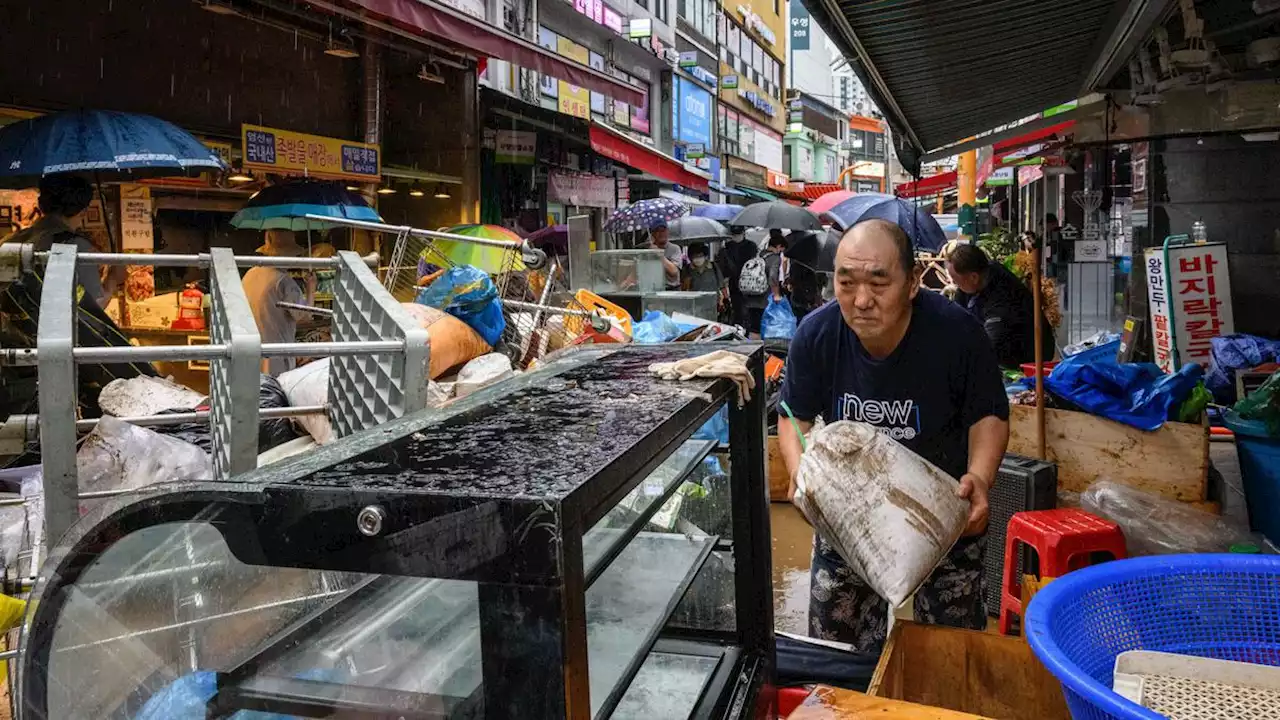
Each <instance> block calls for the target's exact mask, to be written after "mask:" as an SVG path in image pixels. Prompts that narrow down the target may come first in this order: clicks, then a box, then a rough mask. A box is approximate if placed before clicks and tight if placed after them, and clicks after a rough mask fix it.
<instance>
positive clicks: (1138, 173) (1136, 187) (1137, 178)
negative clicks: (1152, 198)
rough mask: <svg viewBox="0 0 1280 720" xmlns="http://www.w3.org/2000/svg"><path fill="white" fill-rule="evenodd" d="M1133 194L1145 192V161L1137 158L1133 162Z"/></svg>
mask: <svg viewBox="0 0 1280 720" xmlns="http://www.w3.org/2000/svg"><path fill="white" fill-rule="evenodd" d="M1132 167H1133V192H1134V193H1135V194H1136V193H1143V192H1146V191H1147V159H1146V158H1137V159H1135V160H1134V161H1133V165H1132Z"/></svg>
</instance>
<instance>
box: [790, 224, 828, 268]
mask: <svg viewBox="0 0 1280 720" xmlns="http://www.w3.org/2000/svg"><path fill="white" fill-rule="evenodd" d="M840 237H841V233H840V231H839V230H819V231H817V232H803V233H791V234H790V235H788V236H787V243H788V244H787V249H786V251H784V252H783V253H782V254H783V255H785V256H786V257H789V258H791V259H792V260H795V261H796V262H799V263H803V264H805V265H807V266H809V267H810V268H811V269H813V270H814V271H816V272H823V273H831V272H835V270H836V247H837V246H839V245H840Z"/></svg>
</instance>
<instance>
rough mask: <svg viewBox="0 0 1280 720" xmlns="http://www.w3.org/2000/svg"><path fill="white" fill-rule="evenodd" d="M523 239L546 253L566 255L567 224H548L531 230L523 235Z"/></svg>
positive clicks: (567, 242) (567, 250)
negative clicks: (525, 235)
mask: <svg viewBox="0 0 1280 720" xmlns="http://www.w3.org/2000/svg"><path fill="white" fill-rule="evenodd" d="M524 241H525V242H527V243H529V244H530V245H531V246H533V247H536V248H538V249H539V250H542V251H543V252H545V253H547V254H548V255H568V254H569V226H568V225H550V226H548V227H544V228H542V229H541V230H535V231H533V232H532V233H530V234H529V235H528V236H527V237H525V239H524Z"/></svg>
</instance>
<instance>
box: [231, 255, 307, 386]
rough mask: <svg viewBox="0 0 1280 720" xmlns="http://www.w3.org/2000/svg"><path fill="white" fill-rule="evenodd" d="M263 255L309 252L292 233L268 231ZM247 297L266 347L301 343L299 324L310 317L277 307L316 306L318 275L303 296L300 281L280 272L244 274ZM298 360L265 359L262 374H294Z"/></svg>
mask: <svg viewBox="0 0 1280 720" xmlns="http://www.w3.org/2000/svg"><path fill="white" fill-rule="evenodd" d="M258 253H259V254H260V255H266V256H267V257H302V256H304V255H306V254H307V249H306V248H304V247H302V246H300V245H298V241H297V239H296V238H295V237H294V234H293V231H292V230H268V231H267V235H266V243H265V244H264V245H262V247H260V248H258ZM241 284H243V285H244V294H245V296H246V297H248V299H249V309H250V310H251V311H253V319H254V321H255V322H256V323H257V325H258V334H259V335H260V336H261V337H262V342H264V343H291V342H297V339H298V338H297V335H298V321H299V320H303V319H305V318H307V317H308V314H307V313H306V312H303V311H301V310H290V309H286V308H282V307H279V306H278V305H277V304H276V303H279V302H286V303H292V304H294V305H312V304H314V302H315V300H314V298H315V294H316V276H315V273H308V274H307V280H306V285H307V287H306V291H305V293H304V292H303V289H302V287H301V286H299V285H298V281H297V280H294V279H293V276H291V275H290V274H289V273H287V272H285V271H284V270H282V269H280V268H274V267H264V266H259V267H254V268H250V269H249V272H247V273H245V274H244V279H243V280H242V281H241ZM293 367H294V358H292V357H284V356H275V357H269V358H263V359H262V372H264V373H267V374H268V375H279V374H280V373H282V372H286V371H288V370H292V369H293Z"/></svg>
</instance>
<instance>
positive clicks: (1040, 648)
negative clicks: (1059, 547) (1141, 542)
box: [1026, 555, 1280, 720]
mask: <svg viewBox="0 0 1280 720" xmlns="http://www.w3.org/2000/svg"><path fill="white" fill-rule="evenodd" d="M1026 633H1027V640H1028V641H1029V642H1030V643H1031V649H1032V650H1033V651H1035V654H1036V657H1038V658H1040V661H1041V662H1042V663H1044V665H1045V667H1046V668H1048V670H1049V672H1051V673H1053V675H1054V677H1056V678H1058V680H1060V681H1061V682H1062V690H1063V694H1064V695H1066V698H1067V706H1068V708H1070V710H1071V716H1072V717H1073V718H1075V720H1103V719H1105V718H1141V719H1142V720H1161V718H1162V716H1160V715H1157V714H1156V713H1154V712H1152V711H1150V710H1147V709H1146V708H1143V707H1140V706H1139V705H1137V704H1135V703H1132V702H1130V701H1128V700H1125V699H1124V698H1122V697H1120V696H1119V695H1117V694H1115V693H1114V692H1112V691H1111V683H1112V671H1113V670H1114V668H1115V661H1116V656H1117V655H1119V654H1120V653H1122V652H1125V651H1128V650H1156V651H1162V652H1174V653H1183V654H1187V655H1198V656H1201V657H1211V658H1219V659H1222V660H1237V661H1242V662H1251V663H1259V664H1263V665H1280V557H1274V556H1263V555H1162V556H1156V557H1144V558H1135V559H1132V560H1117V561H1115V562H1109V563H1104V564H1102V565H1095V566H1093V567H1088V568H1085V569H1083V570H1077V571H1075V572H1072V573H1069V574H1067V575H1065V576H1063V577H1061V578H1058V579H1057V580H1054V581H1053V582H1051V583H1049V584H1048V585H1047V586H1045V588H1044V589H1043V590H1040V591H1039V592H1038V593H1036V596H1035V597H1034V598H1033V599H1032V600H1031V605H1030V607H1028V608H1027V618H1026Z"/></svg>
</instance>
